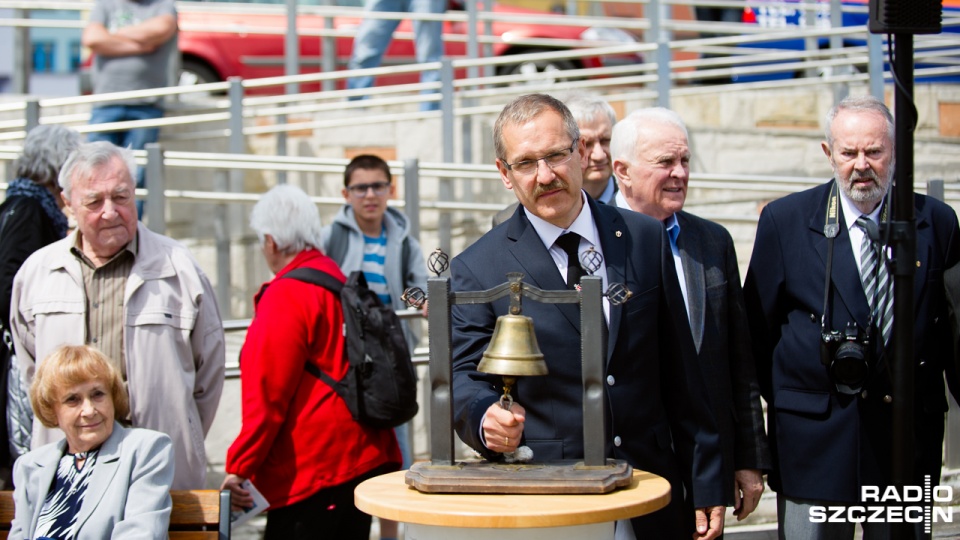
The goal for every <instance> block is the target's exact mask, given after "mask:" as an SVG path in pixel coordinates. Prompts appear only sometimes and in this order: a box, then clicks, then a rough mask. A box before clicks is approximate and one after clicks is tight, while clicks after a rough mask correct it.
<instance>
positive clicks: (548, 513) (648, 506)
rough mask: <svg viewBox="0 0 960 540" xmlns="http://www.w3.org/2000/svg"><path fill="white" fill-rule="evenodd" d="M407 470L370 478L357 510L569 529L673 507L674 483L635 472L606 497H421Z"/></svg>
mask: <svg viewBox="0 0 960 540" xmlns="http://www.w3.org/2000/svg"><path fill="white" fill-rule="evenodd" d="M405 474H406V471H397V472H393V473H389V474H384V475H382V476H377V477H376V478H371V479H370V480H367V481H365V482H363V483H361V484H360V485H359V486H357V489H356V491H354V500H355V502H356V505H357V508H359V509H360V510H362V511H363V512H366V513H367V514H370V515H373V516H377V517H379V518H383V519H390V520H393V521H400V522H404V523H417V524H421V525H433V526H438V527H460V528H496V529H524V528H530V527H567V526H573V525H587V524H591V523H603V522H607V521H616V520H619V519H629V518H632V517H636V516H641V515H644V514H649V513H651V512H654V511H656V510H659V509H661V508H663V507H664V506H666V505H667V503H669V502H670V484H669V483H668V482H667V481H666V480H664V479H663V478H661V477H659V476H657V475H655V474H651V473H648V472H643V471H637V470H634V473H633V481H632V482H631V483H630V485H629V486H628V487H625V488H621V489H617V490H615V491H612V492H610V493H605V494H602V495H495V494H475V493H463V494H460V493H420V492H419V491H417V490H416V489H413V488H412V487H409V486H407V485H406V483H404V475H405Z"/></svg>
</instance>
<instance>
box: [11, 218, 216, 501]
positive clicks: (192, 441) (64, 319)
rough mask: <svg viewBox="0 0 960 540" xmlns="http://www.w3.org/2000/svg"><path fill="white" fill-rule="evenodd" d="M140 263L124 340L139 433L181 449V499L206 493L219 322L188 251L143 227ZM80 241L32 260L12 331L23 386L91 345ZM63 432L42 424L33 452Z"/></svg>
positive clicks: (20, 276) (22, 278)
mask: <svg viewBox="0 0 960 540" xmlns="http://www.w3.org/2000/svg"><path fill="white" fill-rule="evenodd" d="M137 236H138V238H139V245H138V249H137V253H138V255H137V258H136V260H135V262H134V264H133V268H132V269H131V271H130V276H129V277H128V279H127V286H126V293H125V294H124V311H125V313H124V319H125V320H126V325H125V328H124V332H123V344H124V354H125V356H126V358H125V363H126V370H127V384H128V389H129V392H130V413H131V420H132V422H133V425H134V427H142V428H148V429H153V430H156V431H160V432H162V433H166V434H167V435H169V436H170V438H171V439H172V440H173V448H174V454H175V457H176V475H175V477H174V481H173V489H200V488H205V487H206V485H205V481H206V466H207V460H206V453H205V451H204V437H205V436H206V433H207V431H209V429H210V426H211V425H212V424H213V417H214V414H215V413H216V410H217V405H218V403H219V402H220V393H221V391H222V390H223V375H224V358H225V353H224V335H223V324H222V322H221V320H220V312H219V309H218V308H217V302H216V298H215V297H214V294H213V289H212V288H211V286H210V282H209V281H208V280H207V277H206V275H204V273H203V271H202V270H201V269H200V267H199V266H198V265H197V263H196V261H195V260H194V259H193V257H192V256H191V255H190V253H189V252H188V251H187V249H186V248H185V247H183V246H182V245H180V244H179V243H177V242H175V241H173V240H171V239H169V238H167V237H165V236H161V235H158V234H156V233H154V232H151V231H150V230H149V229H147V228H146V227H144V226H143V224H138V229H137ZM74 245H76V232H74V233H73V234H70V235H69V236H67V238H65V239H63V240H60V241H58V242H55V243H53V244H50V245H48V246H46V247H45V248H43V249H40V250H38V251H37V252H36V253H34V254H33V255H31V256H30V257H29V258H28V259H27V260H26V262H24V264H23V266H22V267H21V268H20V271H19V272H17V276H16V277H15V278H14V281H13V295H12V301H11V315H10V325H11V330H12V334H13V342H14V346H15V348H16V353H17V360H18V362H19V364H20V371H21V373H22V376H23V377H24V383H25V384H28V383H29V382H30V381H31V380H32V379H33V373H34V369H35V367H36V363H35V362H36V359H38V358H40V359H42V358H46V356H47V355H49V354H50V353H51V352H52V351H53V350H54V349H56V348H57V347H58V346H60V345H63V344H82V343H84V340H85V339H86V336H85V324H84V309H85V305H86V303H85V301H84V293H83V277H82V276H81V273H80V262H79V261H78V260H77V259H76V257H74V256H73V255H72V254H71V253H70V247H71V246H74ZM62 437H63V435H62V433H61V432H60V430H57V429H53V430H51V429H47V428H44V427H42V426H41V425H40V422H39V421H34V426H33V439H32V441H31V447H32V448H39V447H41V446H43V445H44V444H47V443H50V442H53V441H56V440H59V439H60V438H62Z"/></svg>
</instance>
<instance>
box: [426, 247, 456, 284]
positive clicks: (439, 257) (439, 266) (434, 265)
mask: <svg viewBox="0 0 960 540" xmlns="http://www.w3.org/2000/svg"><path fill="white" fill-rule="evenodd" d="M427 268H429V269H430V271H431V272H433V273H434V274H435V275H436V276H437V277H440V274H442V273H444V272H446V271H447V269H448V268H450V256H449V255H447V254H446V253H444V252H443V250H442V249H440V248H437V249H435V250H433V253H431V254H430V256H429V257H427Z"/></svg>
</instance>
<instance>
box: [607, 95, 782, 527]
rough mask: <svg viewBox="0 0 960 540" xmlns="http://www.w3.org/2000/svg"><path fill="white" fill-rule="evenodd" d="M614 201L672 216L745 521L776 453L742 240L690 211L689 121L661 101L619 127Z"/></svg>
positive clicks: (676, 251) (729, 477)
mask: <svg viewBox="0 0 960 540" xmlns="http://www.w3.org/2000/svg"><path fill="white" fill-rule="evenodd" d="M610 150H611V156H612V158H613V172H614V174H615V175H616V177H617V180H618V182H619V183H620V186H621V188H620V191H619V193H618V194H617V197H616V200H615V202H614V204H616V205H617V206H619V207H621V208H630V209H632V210H636V211H638V212H641V213H644V214H646V215H648V216H650V217H652V218H655V219H657V220H658V221H660V222H661V223H663V224H664V225H665V226H666V228H667V235H668V237H669V238H670V240H671V242H670V244H671V245H670V248H671V251H672V254H673V261H674V266H675V268H676V272H677V276H678V278H679V281H680V286H681V288H682V289H683V292H684V295H683V297H684V304H685V306H686V308H687V309H686V313H687V318H688V319H689V322H690V330H691V332H692V333H693V340H694V344H695V345H696V348H697V354H698V357H699V363H700V368H701V369H702V370H703V378H704V381H705V382H706V384H707V393H708V395H709V396H710V403H711V405H712V406H713V411H714V415H715V416H716V419H717V427H718V428H719V429H720V444H721V448H722V449H723V486H724V490H725V491H724V492H725V493H727V494H729V495H728V496H729V497H730V498H728V499H727V504H728V505H730V506H733V507H734V514H735V515H736V516H737V519H738V520H742V519H744V518H746V517H747V516H748V515H750V513H751V512H753V510H754V509H755V508H756V507H757V503H759V502H760V495H761V494H762V493H763V473H762V471H763V470H765V469H769V468H770V450H769V448H768V447H767V436H766V433H765V431H764V427H763V408H762V407H761V405H760V387H759V386H758V385H757V373H756V370H755V368H754V364H753V353H752V351H751V342H750V332H749V330H748V328H747V317H746V311H745V309H744V305H743V290H742V289H741V287H740V270H739V268H738V267H737V254H736V252H735V251H734V248H733V238H731V237H730V233H729V232H727V230H726V229H724V228H723V227H722V226H721V225H719V224H717V223H714V222H712V221H707V220H705V219H703V218H700V217H697V216H695V215H693V214H690V213H688V212H684V211H682V209H683V203H684V202H685V201H686V196H687V183H688V181H689V179H690V146H689V144H688V137H687V128H686V126H685V125H684V124H683V121H682V120H681V119H680V116H679V115H677V113H675V112H673V111H671V110H669V109H664V108H660V107H653V108H648V109H641V110H638V111H634V112H632V113H630V115H629V116H627V117H626V118H624V119H623V120H621V121H620V122H619V123H617V125H616V126H615V127H614V129H613V142H611V144H610Z"/></svg>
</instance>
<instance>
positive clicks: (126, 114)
mask: <svg viewBox="0 0 960 540" xmlns="http://www.w3.org/2000/svg"><path fill="white" fill-rule="evenodd" d="M162 117H163V109H162V108H160V107H157V106H155V105H105V106H103V107H95V108H94V109H93V111H91V112H90V123H91V124H106V123H109V122H125V121H130V120H155V119H157V118H162ZM159 138H160V128H155V127H152V128H135V129H130V130H127V131H101V132H98V133H90V134H88V135H87V140H88V141H89V142H94V141H110V142H112V143H113V144H115V145H117V146H119V147H121V148H130V149H132V150H143V149H144V148H146V146H147V145H148V144H150V143H155V142H157V140H159ZM143 176H144V171H143V167H137V177H136V179H135V180H136V183H137V187H138V188H142V187H144V178H143ZM137 215H138V216H140V217H141V218H142V217H143V201H142V200H137Z"/></svg>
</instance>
